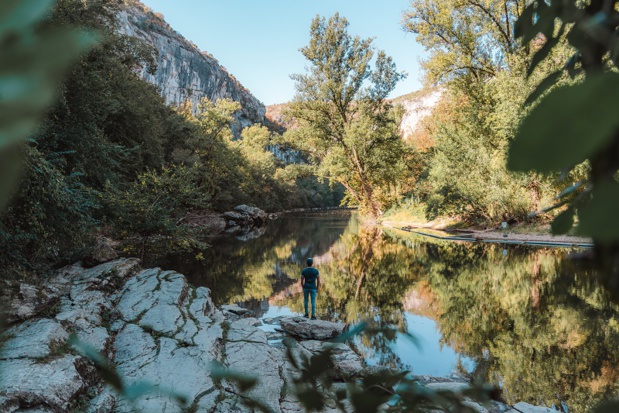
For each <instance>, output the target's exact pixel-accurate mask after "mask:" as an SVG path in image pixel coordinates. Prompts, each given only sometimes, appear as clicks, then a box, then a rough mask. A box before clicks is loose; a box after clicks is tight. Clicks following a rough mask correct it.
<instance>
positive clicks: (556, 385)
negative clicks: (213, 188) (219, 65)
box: [146, 214, 619, 413]
mask: <svg viewBox="0 0 619 413" xmlns="http://www.w3.org/2000/svg"><path fill="white" fill-rule="evenodd" d="M349 218H350V215H347V216H344V217H342V216H337V215H331V214H315V215H311V216H294V217H289V218H284V219H281V220H278V221H275V222H271V223H270V225H269V227H268V228H267V231H266V233H265V234H264V236H263V237H261V238H259V239H256V240H250V241H247V242H240V241H236V240H234V239H221V240H217V241H214V242H213V247H212V248H209V249H207V250H206V251H203V252H202V253H203V255H204V259H203V260H201V261H200V260H196V259H195V258H194V257H195V254H192V255H184V256H183V255H177V256H171V257H166V259H165V260H160V262H158V263H157V262H156V263H155V264H157V265H162V266H163V267H164V268H171V269H175V270H177V271H179V272H182V273H184V274H186V275H188V276H189V277H190V280H191V282H193V283H194V284H196V285H206V286H208V287H210V288H212V289H213V290H214V296H215V298H216V301H217V303H226V302H240V301H248V300H254V301H253V305H255V306H256V309H259V308H263V307H264V304H265V299H267V298H268V297H270V303H272V304H277V305H284V306H287V307H289V308H291V309H292V310H293V311H297V312H299V313H300V312H302V305H303V300H302V296H301V291H300V288H299V285H298V277H299V273H300V270H301V268H302V267H303V264H304V261H305V259H306V258H307V257H308V256H314V257H315V258H316V261H317V264H318V268H319V270H320V273H321V278H322V280H323V286H322V288H321V291H320V294H319V298H318V310H319V315H320V317H321V318H326V319H337V320H342V321H345V322H348V323H356V322H358V321H361V320H371V321H373V322H374V323H376V324H392V325H394V326H397V327H399V328H401V329H403V330H404V329H406V328H407V326H406V321H405V318H404V311H412V312H415V313H417V314H423V315H425V316H428V317H431V318H433V319H434V320H435V321H436V322H437V325H438V327H439V328H440V330H441V333H442V335H443V340H444V342H445V343H447V344H449V345H450V346H452V347H453V348H454V349H455V350H456V351H457V352H459V353H460V354H462V355H466V356H468V357H470V358H472V359H473V360H475V361H476V371H475V372H474V374H475V375H477V376H479V377H481V378H482V379H484V380H487V381H491V382H494V383H501V384H502V386H503V388H504V389H505V396H506V398H507V399H508V401H511V402H514V401H520V400H525V401H529V402H531V403H533V404H546V405H552V404H555V405H558V404H559V402H560V401H563V402H565V403H566V404H567V405H568V406H569V408H570V412H573V413H579V412H586V411H589V410H590V408H591V406H592V405H593V404H594V403H595V402H596V401H597V400H600V399H602V398H606V397H609V396H610V395H612V394H615V393H616V392H617V390H618V389H619V388H618V386H617V382H618V381H619V354H618V353H617V348H619V346H618V344H619V307H618V306H617V305H614V304H612V303H610V302H609V301H608V299H607V295H606V293H605V291H604V290H603V289H602V288H601V287H600V286H599V285H598V284H597V281H596V277H595V275H594V274H592V272H591V270H589V269H587V268H586V266H584V265H583V264H581V263H580V264H579V263H577V262H572V261H569V260H566V259H563V258H562V257H563V256H564V254H565V252H564V251H560V250H554V249H537V250H530V249H526V248H510V249H509V252H508V254H507V256H503V254H502V252H503V251H502V247H499V246H490V245H487V244H456V243H447V242H432V243H429V242H427V239H423V240H419V239H414V238H411V237H409V236H408V235H402V234H401V233H391V232H387V234H385V233H383V232H382V231H381V230H379V229H376V228H373V229H372V228H364V227H360V226H359V223H358V221H357V220H356V218H355V216H354V215H353V218H350V219H349ZM398 234H400V235H398ZM152 264H153V263H152V262H151V263H146V265H152ZM291 283H294V285H292V286H290V285H291ZM424 303H425V304H424ZM357 344H358V348H359V350H360V351H361V352H362V353H363V355H364V356H365V357H366V358H367V359H373V360H375V361H376V362H379V363H381V364H383V365H390V366H398V367H399V366H400V365H401V363H400V361H399V359H398V357H397V355H395V354H394V353H393V351H391V347H392V346H391V344H392V343H391V342H389V340H387V339H386V338H385V337H383V336H374V337H363V338H361V339H360V341H359V342H358V343H357Z"/></svg>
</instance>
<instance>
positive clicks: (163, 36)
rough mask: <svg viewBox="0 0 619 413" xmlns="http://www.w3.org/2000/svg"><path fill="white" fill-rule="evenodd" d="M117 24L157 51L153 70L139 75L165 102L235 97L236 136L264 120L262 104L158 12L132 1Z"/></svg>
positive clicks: (143, 70) (121, 14) (233, 98)
mask: <svg viewBox="0 0 619 413" xmlns="http://www.w3.org/2000/svg"><path fill="white" fill-rule="evenodd" d="M119 23H120V31H121V32H122V33H124V34H128V35H130V36H134V37H137V38H139V39H142V40H144V41H145V42H146V43H147V44H149V45H151V46H153V47H154V48H155V50H156V51H157V58H156V62H157V70H156V71H155V73H154V74H151V73H148V70H147V69H146V68H144V69H142V72H141V73H140V74H141V76H142V77H143V78H144V79H145V80H146V81H148V82H150V83H152V84H154V85H156V86H157V87H158V88H159V89H160V90H161V94H162V95H163V96H164V97H165V99H166V102H167V103H168V104H178V103H182V102H185V101H187V100H189V101H191V102H192V103H194V104H195V103H197V102H198V101H199V100H200V99H202V98H205V97H206V98H208V99H210V100H212V101H216V100H218V99H224V98H228V99H232V100H235V101H237V102H239V103H240V104H241V106H242V109H241V110H240V111H239V112H238V113H237V115H236V118H237V124H236V125H235V126H234V132H235V135H237V136H238V134H239V132H240V131H241V130H242V129H243V128H244V127H246V126H249V125H251V124H253V123H257V122H259V123H262V122H264V116H265V113H266V109H265V107H264V105H263V104H262V103H261V102H260V101H259V100H258V99H256V98H255V97H254V96H253V95H252V94H251V93H250V92H249V91H248V90H247V89H245V88H244V87H243V86H242V85H241V84H240V83H239V82H238V81H237V80H236V79H235V78H234V77H233V76H232V75H231V74H229V73H228V72H227V71H226V70H225V69H224V68H223V67H222V66H221V65H220V64H219V63H218V62H217V60H216V59H215V58H214V57H213V56H211V55H209V54H208V53H205V52H202V51H200V50H199V49H198V47H197V46H196V45H194V44H193V43H191V42H189V41H188V40H187V39H185V38H184V37H183V36H181V35H180V34H179V33H177V32H176V31H174V30H173V29H172V28H171V27H170V26H169V25H168V24H167V23H166V22H165V20H163V18H162V16H161V15H158V14H156V13H153V12H152V11H150V10H148V8H146V7H145V6H144V5H142V4H141V3H139V2H134V3H133V4H132V5H130V6H127V8H126V9H125V10H124V11H122V12H121V13H120V15H119Z"/></svg>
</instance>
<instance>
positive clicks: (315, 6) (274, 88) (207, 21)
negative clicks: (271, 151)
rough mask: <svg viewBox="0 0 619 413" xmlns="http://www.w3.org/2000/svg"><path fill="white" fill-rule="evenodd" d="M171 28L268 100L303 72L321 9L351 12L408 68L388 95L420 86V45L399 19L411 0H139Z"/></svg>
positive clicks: (360, 30) (352, 19) (361, 28)
mask: <svg viewBox="0 0 619 413" xmlns="http://www.w3.org/2000/svg"><path fill="white" fill-rule="evenodd" d="M142 2H143V3H145V4H146V5H147V6H148V7H150V8H151V9H153V10H154V11H156V12H159V13H162V14H163V15H164V17H165V19H166V21H167V22H168V23H169V24H170V26H172V28H173V29H174V30H176V31H177V32H179V33H180V34H182V35H183V36H184V37H185V38H187V39H188V40H190V41H192V42H194V43H195V44H196V45H197V46H198V47H199V48H200V49H201V50H203V51H206V52H208V53H210V54H212V55H213V56H214V57H215V58H216V59H217V60H218V61H219V63H220V64H221V65H223V66H224V67H225V68H226V69H227V70H228V72H230V73H231V74H233V75H234V76H235V77H236V78H237V79H238V80H239V81H240V82H241V83H242V84H243V86H245V87H246V88H247V89H249V90H250V91H251V92H252V94H253V95H254V96H256V97H257V98H258V99H259V100H261V101H262V102H263V103H264V104H266V105H272V104H277V103H284V102H288V101H290V100H291V99H292V97H293V96H294V82H293V81H292V80H291V79H290V75H291V74H293V73H304V72H305V67H306V61H305V58H304V57H303V55H302V54H301V52H299V49H300V48H301V47H303V46H305V45H306V44H308V42H309V29H310V24H311V22H312V19H313V18H314V17H315V16H316V15H321V16H326V17H330V16H332V15H333V14H335V13H336V12H339V13H340V15H341V16H344V17H346V19H347V20H348V21H349V23H350V26H349V28H348V30H349V33H351V34H353V35H359V36H360V37H362V38H367V37H374V38H375V40H374V45H375V46H376V47H377V48H379V49H383V50H385V51H386V52H387V54H388V55H390V56H391V57H393V59H394V61H395V63H396V64H397V66H398V69H399V70H400V71H405V72H406V73H408V77H407V78H406V79H405V80H403V81H401V82H400V83H399V84H398V86H397V88H396V89H395V90H394V92H393V93H392V96H391V97H397V96H401V95H404V94H407V93H410V92H413V91H416V90H419V89H421V76H420V64H419V60H420V58H423V57H424V56H425V53H424V50H423V47H422V46H420V45H418V44H417V43H416V42H415V37H414V35H413V34H411V33H405V32H404V31H403V30H402V29H401V26H400V21H401V19H402V14H403V12H404V11H405V10H406V9H407V7H408V0H142Z"/></svg>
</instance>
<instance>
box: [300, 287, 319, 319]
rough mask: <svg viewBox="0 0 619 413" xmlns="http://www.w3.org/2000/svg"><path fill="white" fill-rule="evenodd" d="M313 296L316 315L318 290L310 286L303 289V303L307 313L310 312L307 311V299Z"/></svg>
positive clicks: (313, 307) (313, 309)
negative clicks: (311, 288)
mask: <svg viewBox="0 0 619 413" xmlns="http://www.w3.org/2000/svg"><path fill="white" fill-rule="evenodd" d="M310 295H311V296H312V317H315V316H316V290H310V289H309V288H304V289H303V305H304V306H305V314H309V313H308V312H307V299H308V298H309V296H310Z"/></svg>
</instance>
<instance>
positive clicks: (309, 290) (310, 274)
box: [301, 258, 320, 320]
mask: <svg viewBox="0 0 619 413" xmlns="http://www.w3.org/2000/svg"><path fill="white" fill-rule="evenodd" d="M313 264H314V260H313V259H311V258H308V259H307V267H305V268H304V269H303V271H301V287H303V305H304V306H305V315H304V317H309V314H308V311H307V299H308V298H309V296H311V297H312V320H315V319H316V293H317V292H318V287H320V274H318V270H317V269H316V268H314V267H312V265H313Z"/></svg>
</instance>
